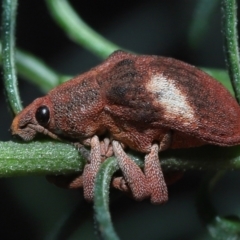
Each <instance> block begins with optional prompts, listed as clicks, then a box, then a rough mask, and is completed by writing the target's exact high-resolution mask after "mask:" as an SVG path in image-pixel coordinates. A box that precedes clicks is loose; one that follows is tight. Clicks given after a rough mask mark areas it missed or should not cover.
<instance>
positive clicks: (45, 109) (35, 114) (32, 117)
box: [11, 96, 58, 141]
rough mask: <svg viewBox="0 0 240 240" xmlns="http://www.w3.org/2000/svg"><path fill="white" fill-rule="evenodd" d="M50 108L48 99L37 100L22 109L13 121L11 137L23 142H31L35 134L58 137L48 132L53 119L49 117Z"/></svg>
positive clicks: (50, 113)
mask: <svg viewBox="0 0 240 240" xmlns="http://www.w3.org/2000/svg"><path fill="white" fill-rule="evenodd" d="M51 109H52V106H51V102H50V101H49V99H48V97H47V96H46V97H42V98H37V99H36V100H35V101H34V102H33V103H31V104H30V105H29V106H27V107H26V108H25V109H23V110H22V111H21V112H20V113H19V114H18V115H17V116H16V117H15V118H14V120H13V122H12V125H11V132H12V135H13V136H17V137H20V138H21V139H23V140H24V141H30V140H32V139H33V138H34V137H35V136H36V135H37V133H43V134H45V135H49V136H50V137H52V138H55V139H58V137H57V136H56V135H55V134H53V133H51V132H50V131H49V128H50V126H51V125H52V124H53V122H52V121H53V120H54V118H53V117H52V116H51V115H52V114H53V113H52V111H51Z"/></svg>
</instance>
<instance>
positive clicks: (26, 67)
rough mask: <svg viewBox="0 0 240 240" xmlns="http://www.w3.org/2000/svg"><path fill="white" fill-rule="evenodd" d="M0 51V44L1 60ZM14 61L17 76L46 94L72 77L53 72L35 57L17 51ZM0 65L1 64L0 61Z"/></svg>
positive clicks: (0, 46) (0, 45) (0, 47)
mask: <svg viewBox="0 0 240 240" xmlns="http://www.w3.org/2000/svg"><path fill="white" fill-rule="evenodd" d="M1 49H2V44H1V42H0V59H1V58H2V51H1ZM15 61H16V68H17V72H18V74H19V75H20V76H22V77H23V78H25V79H27V80H28V81H29V82H31V83H33V84H35V85H36V86H38V87H39V88H40V89H41V90H42V91H43V92H48V91H50V90H51V89H53V88H54V87H56V86H58V85H59V84H61V83H63V82H65V81H67V80H69V79H71V78H72V76H67V75H63V74H60V73H57V72H55V71H54V70H53V69H51V68H49V67H48V66H47V65H46V64H45V63H44V62H43V61H42V60H40V59H39V58H37V57H36V56H33V55H32V54H30V53H27V52H25V51H22V50H19V49H16V53H15ZM0 64H2V62H1V61H0Z"/></svg>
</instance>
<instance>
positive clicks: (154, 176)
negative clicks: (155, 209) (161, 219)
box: [113, 141, 168, 204]
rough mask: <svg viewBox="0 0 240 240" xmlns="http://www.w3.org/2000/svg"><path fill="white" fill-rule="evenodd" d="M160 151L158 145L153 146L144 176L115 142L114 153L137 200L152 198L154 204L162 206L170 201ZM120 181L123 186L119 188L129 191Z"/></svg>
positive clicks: (146, 161)
mask: <svg viewBox="0 0 240 240" xmlns="http://www.w3.org/2000/svg"><path fill="white" fill-rule="evenodd" d="M158 150H159V147H158V145H157V144H153V145H152V147H151V151H150V153H149V154H147V155H146V157H145V165H144V173H145V174H144V173H143V172H142V170H141V169H140V167H138V166H137V164H136V163H134V162H133V161H132V160H131V159H130V158H129V157H128V156H127V155H126V153H125V152H124V150H123V149H122V147H121V145H120V143H118V142H117V141H113V151H114V154H115V156H116V157H117V160H118V164H119V167H120V169H121V170H122V172H123V176H124V179H125V180H126V182H127V184H128V186H129V188H130V189H131V191H132V194H133V197H134V198H135V199H136V200H142V199H144V198H146V197H150V198H151V202H152V203H155V204H161V203H164V202H166V201H167V199H168V191H167V186H166V183H165V180H164V177H163V173H162V169H161V166H160V162H159V158H158ZM120 180H121V179H120ZM120 180H119V184H121V185H122V186H120V187H119V188H120V189H122V190H123V191H128V188H127V187H126V185H125V184H124V183H123V181H120ZM115 184H116V182H115Z"/></svg>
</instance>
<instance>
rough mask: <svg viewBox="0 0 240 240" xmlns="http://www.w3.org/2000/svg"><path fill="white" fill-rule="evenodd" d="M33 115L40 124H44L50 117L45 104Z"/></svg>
mask: <svg viewBox="0 0 240 240" xmlns="http://www.w3.org/2000/svg"><path fill="white" fill-rule="evenodd" d="M35 117H36V119H37V121H38V123H39V124H40V125H41V126H46V125H47V124H48V122H49V119H50V112H49V109H48V107H47V106H41V107H39V108H38V109H37V111H36V114H35Z"/></svg>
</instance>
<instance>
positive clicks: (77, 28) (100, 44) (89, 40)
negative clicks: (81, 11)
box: [46, 0, 122, 58]
mask: <svg viewBox="0 0 240 240" xmlns="http://www.w3.org/2000/svg"><path fill="white" fill-rule="evenodd" d="M46 3H47V6H48V8H49V12H50V13H51V15H52V17H53V18H54V20H55V21H56V23H57V24H58V25H59V26H60V27H61V28H62V29H63V30H64V32H65V33H66V34H67V35H68V36H69V37H70V38H71V39H72V40H73V41H75V42H76V43H78V44H80V45H81V46H83V47H84V48H86V49H88V50H89V51H91V52H92V53H94V54H95V55H97V56H99V57H101V58H106V57H108V56H109V55H110V54H111V53H112V52H114V51H116V50H118V49H122V48H121V47H119V46H117V45H115V44H114V43H112V42H110V41H109V40H107V39H106V38H104V37H103V36H101V35H100V34H98V33H97V32H95V31H94V30H93V29H92V28H90V27H89V26H88V25H87V24H86V23H85V22H84V21H83V20H82V19H81V18H80V17H79V16H78V14H77V13H76V12H75V11H74V9H73V8H72V7H71V5H70V4H69V3H68V1H66V0H46Z"/></svg>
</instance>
